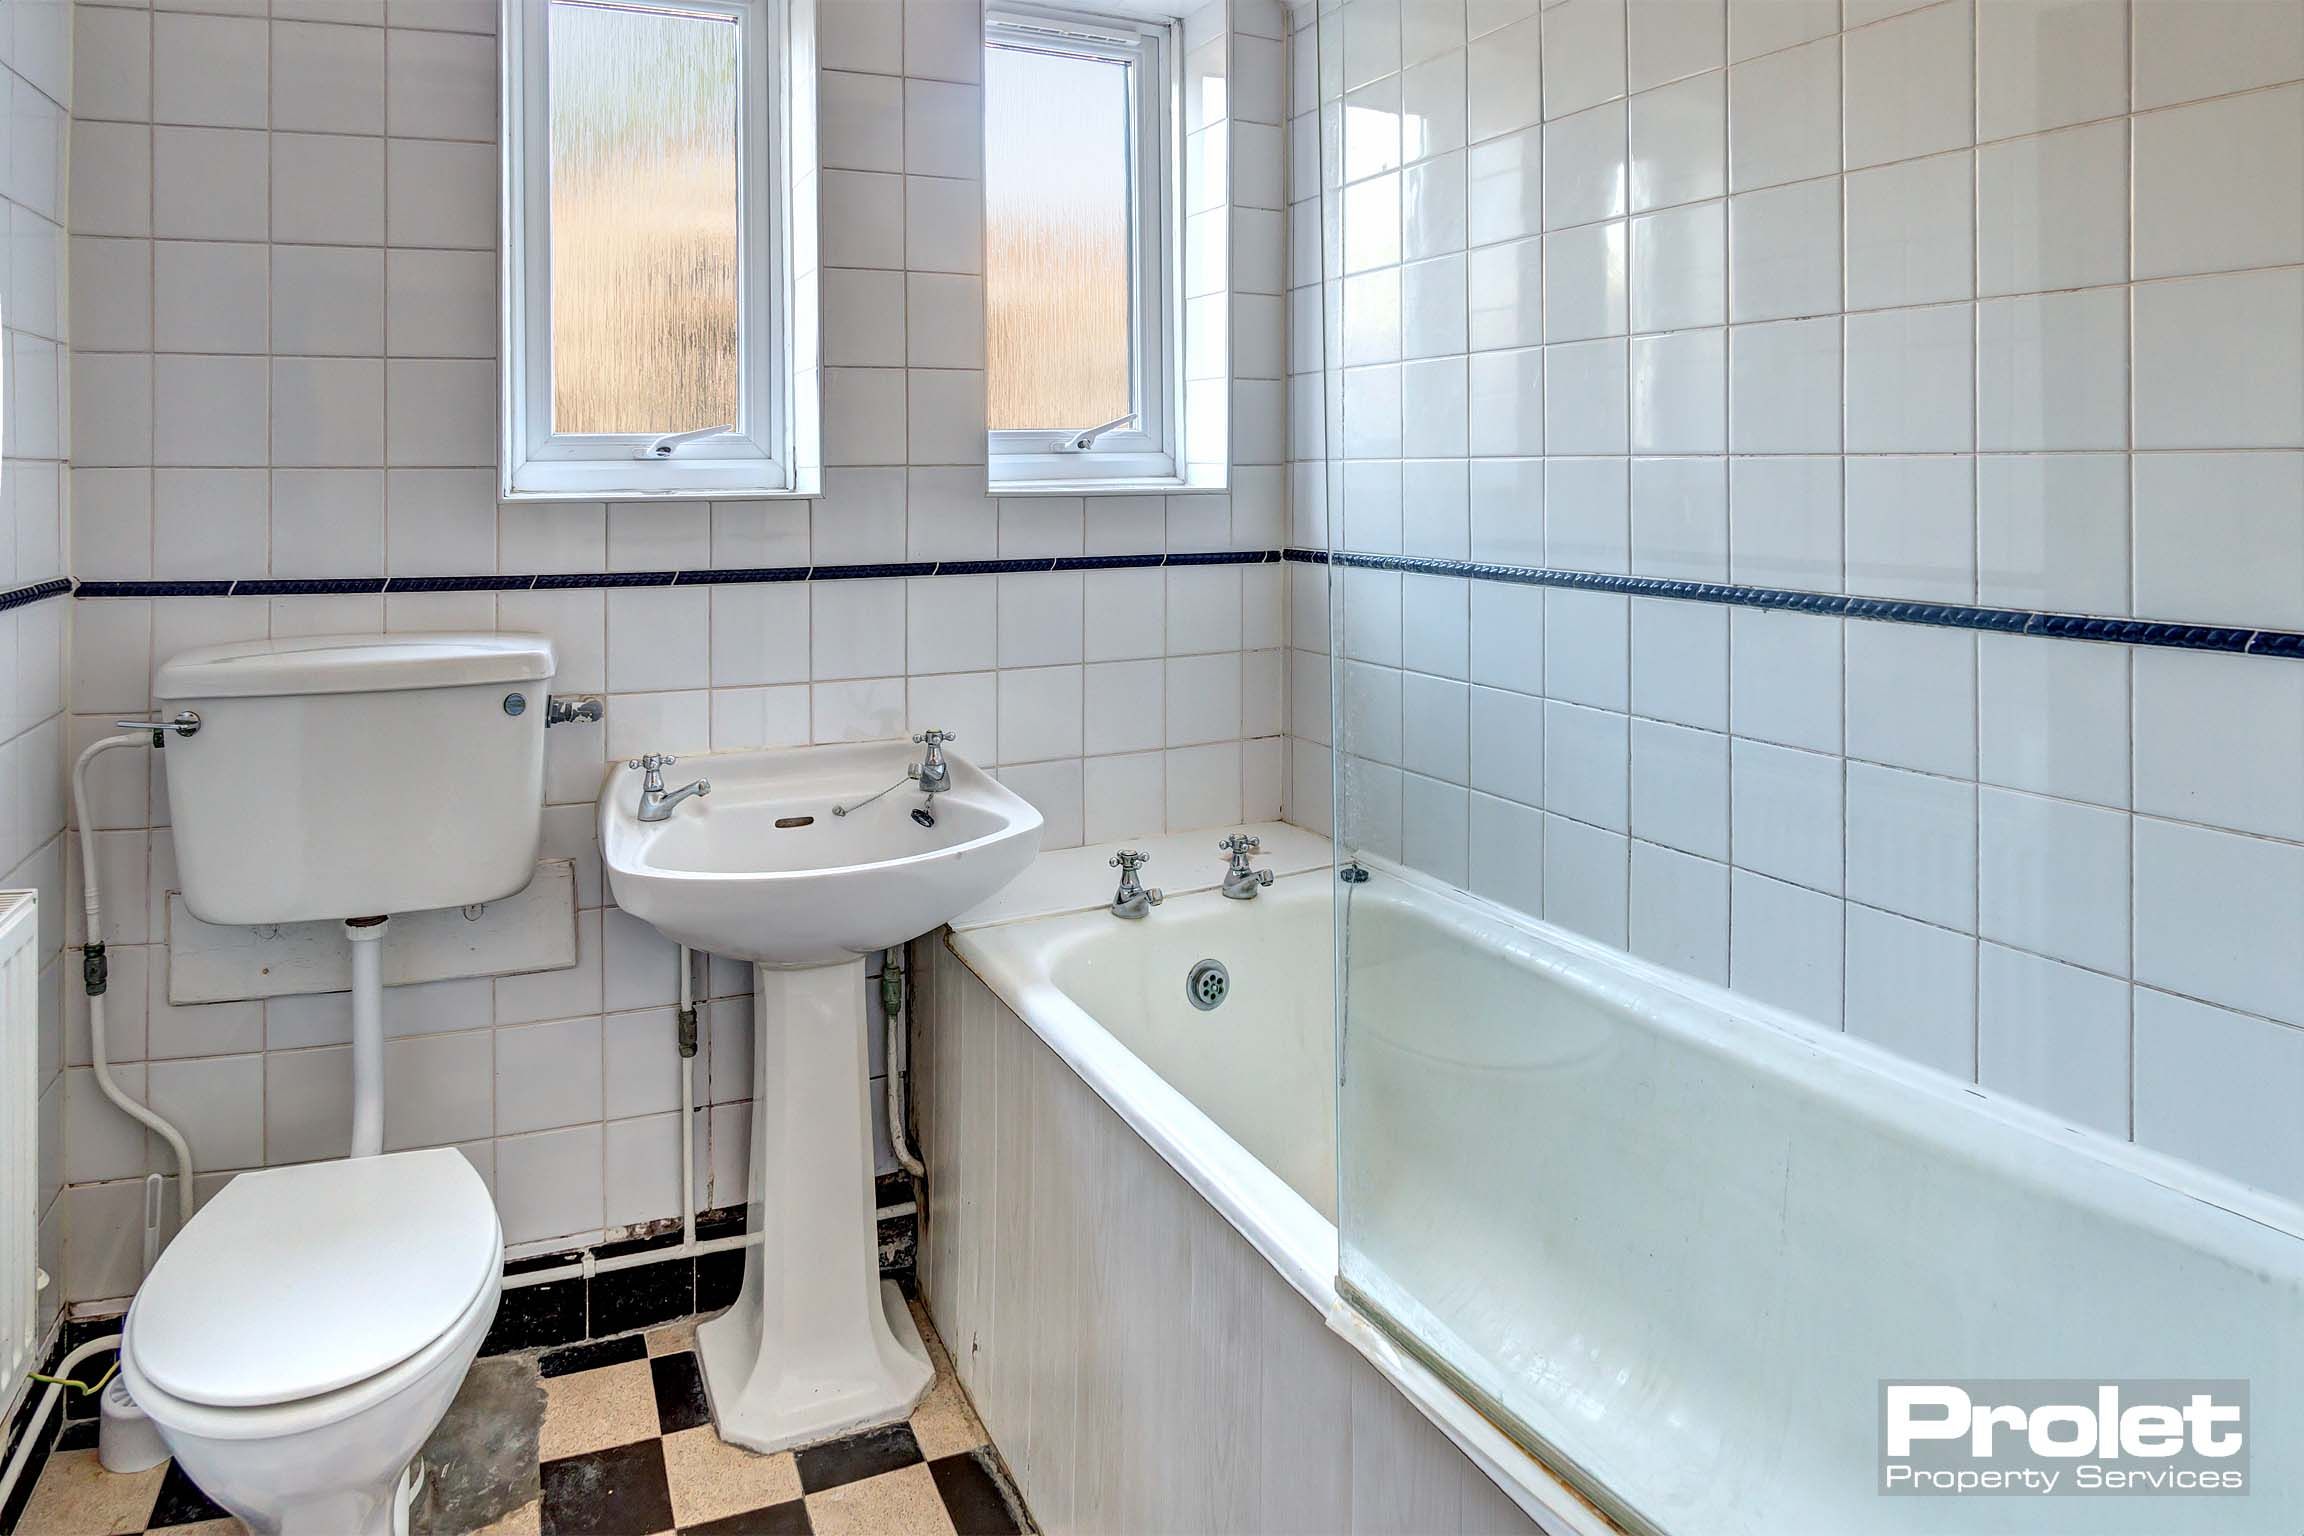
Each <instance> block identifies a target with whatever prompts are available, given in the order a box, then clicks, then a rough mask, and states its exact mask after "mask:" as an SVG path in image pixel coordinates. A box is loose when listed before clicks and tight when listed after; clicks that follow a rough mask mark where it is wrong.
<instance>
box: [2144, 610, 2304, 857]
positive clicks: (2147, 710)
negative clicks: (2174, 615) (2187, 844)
mask: <svg viewBox="0 0 2304 1536" xmlns="http://www.w3.org/2000/svg"><path fill="white" fill-rule="evenodd" d="M2294 670H2296V669H2294V668H2288V667H2282V666H2281V665H2280V664H2279V663H2278V662H2277V661H2275V660H2272V659H2270V658H2266V657H2257V656H2229V655H2219V654H2214V653H2210V652H2197V653H2195V652H2190V651H2174V650H2169V651H2158V650H2155V651H2140V652H2138V654H2137V656H2136V658H2135V674H2134V675H2135V700H2136V703H2135V719H2136V727H2135V729H2136V809H2137V810H2138V811H2139V812H2142V813H2144V814H2147V815H2159V816H2169V817H2173V818H2176V819H2178V820H2182V821H2194V822H2205V823H2208V824H2211V825H2215V826H2221V827H2230V828H2232V829H2234V830H2236V831H2242V832H2256V833H2263V834H2267V835H2270V836H2274V837H2284V838H2289V839H2295V838H2298V837H2300V836H2304V787H2300V786H2299V785H2297V783H2296V782H2295V779H2294V776H2293V775H2291V774H2288V773H2286V772H2284V771H2283V767H2284V763H2285V761H2287V760H2289V759H2287V757H2286V754H2287V753H2288V751H2289V750H2290V749H2291V748H2294V749H2295V750H2298V751H2304V678H2299V677H2291V676H2289V675H2288V674H2289V673H2290V672H2292V671H2294Z"/></svg>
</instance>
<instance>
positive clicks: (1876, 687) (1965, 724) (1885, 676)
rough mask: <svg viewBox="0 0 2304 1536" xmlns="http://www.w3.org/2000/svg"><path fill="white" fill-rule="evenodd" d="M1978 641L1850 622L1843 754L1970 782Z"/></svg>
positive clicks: (1950, 632) (1952, 633)
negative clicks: (1846, 744) (1845, 746)
mask: <svg viewBox="0 0 2304 1536" xmlns="http://www.w3.org/2000/svg"><path fill="white" fill-rule="evenodd" d="M1988 638H1998V637H1988ZM1978 639H1979V637H1977V636H1975V635H1971V634H1968V633H1965V632H1964V631H1961V630H1956V629H1935V628H1930V627H1927V626H1923V625H1917V624H1871V623H1864V622H1861V621H1853V620H1852V621H1850V623H1849V624H1848V627H1847V642H1846V643H1847V689H1848V701H1847V729H1848V755H1849V756H1850V757H1851V758H1863V759H1865V760H1867V761H1870V762H1875V763H1886V764H1888V765H1890V766H1892V767H1897V768H1916V769H1919V770H1920V771H1922V772H1925V773H1940V774H1947V775H1950V776H1952V777H1955V778H1962V779H1967V778H1973V777H1975V775H1976V762H1977V749H1976V738H1977V724H1976V721H1977V687H1976V645H1977V641H1978Z"/></svg>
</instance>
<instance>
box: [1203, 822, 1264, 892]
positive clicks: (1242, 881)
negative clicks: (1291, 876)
mask: <svg viewBox="0 0 2304 1536" xmlns="http://www.w3.org/2000/svg"><path fill="white" fill-rule="evenodd" d="M1262 847H1263V844H1262V843H1260V842H1258V841H1257V840H1256V839H1255V838H1253V837H1250V836H1249V835H1248V834H1247V833H1245V832H1235V833H1233V834H1232V835H1231V836H1230V837H1228V838H1226V839H1224V841H1222V842H1220V843H1218V844H1217V845H1216V851H1217V852H1218V853H1228V854H1230V855H1231V856H1232V865H1231V867H1230V868H1229V869H1227V870H1225V871H1224V894H1225V895H1226V896H1229V897H1230V898H1232V900H1234V901H1253V900H1255V899H1256V893H1257V891H1259V890H1261V889H1262V888H1263V887H1265V886H1267V885H1270V884H1271V883H1272V881H1273V878H1274V877H1273V874H1272V871H1270V870H1268V869H1251V868H1250V867H1249V865H1248V860H1249V858H1250V857H1251V856H1253V855H1254V854H1255V853H1256V852H1257V851H1258V850H1259V849H1261V848H1262Z"/></svg>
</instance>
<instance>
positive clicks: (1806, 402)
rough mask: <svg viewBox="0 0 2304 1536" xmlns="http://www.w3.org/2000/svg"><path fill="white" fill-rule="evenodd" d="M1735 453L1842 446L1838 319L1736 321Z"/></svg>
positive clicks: (1731, 421)
mask: <svg viewBox="0 0 2304 1536" xmlns="http://www.w3.org/2000/svg"><path fill="white" fill-rule="evenodd" d="M1728 447H1729V451H1730V452H1732V453H1752V454H1768V453H1836V452H1838V451H1839V449H1840V321H1839V319H1838V318H1837V317H1831V318H1825V319H1817V320H1784V321H1778V322H1775V323H1773V324H1768V325H1749V326H1737V327H1735V328H1734V329H1732V330H1731V331H1730V332H1729V340H1728Z"/></svg>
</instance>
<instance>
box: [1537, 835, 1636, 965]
mask: <svg viewBox="0 0 2304 1536" xmlns="http://www.w3.org/2000/svg"><path fill="white" fill-rule="evenodd" d="M1630 909H1631V844H1630V839H1628V838H1625V837H1623V836H1621V835H1620V834H1618V833H1615V832H1609V831H1602V830H1601V829H1600V828H1598V827H1591V826H1587V825H1585V824H1584V823H1583V822H1581V821H1572V820H1570V819H1569V818H1567V817H1565V816H1546V817H1545V818H1544V920H1545V921H1546V922H1548V923H1557V924H1558V925H1559V926H1561V927H1563V928H1566V929H1567V930H1568V931H1569V932H1571V933H1581V934H1583V935H1585V936H1586V937H1587V938H1593V939H1598V940H1599V941H1600V942H1601V943H1603V944H1610V945H1614V946H1615V947H1616V948H1618V949H1622V948H1623V947H1624V946H1625V945H1626V944H1627V943H1628V942H1629V941H1630V934H1629V924H1630Z"/></svg>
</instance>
